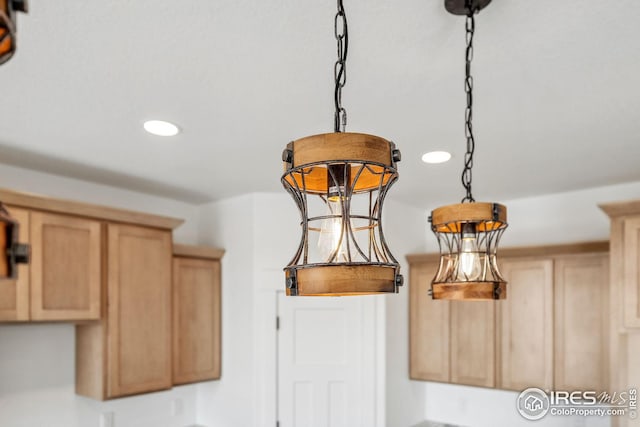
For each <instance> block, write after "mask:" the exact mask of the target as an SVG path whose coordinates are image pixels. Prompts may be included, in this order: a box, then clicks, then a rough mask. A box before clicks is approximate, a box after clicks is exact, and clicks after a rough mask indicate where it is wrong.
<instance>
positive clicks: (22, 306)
mask: <svg viewBox="0 0 640 427" xmlns="http://www.w3.org/2000/svg"><path fill="white" fill-rule="evenodd" d="M7 210H8V211H9V214H10V215H11V216H12V217H13V218H14V219H15V220H16V221H18V222H19V223H20V230H19V233H20V242H21V243H30V240H29V211H27V210H24V209H19V208H12V207H9V206H7ZM25 320H29V266H28V265H27V264H20V265H19V266H18V278H17V279H16V280H9V279H4V280H3V279H0V321H25Z"/></svg>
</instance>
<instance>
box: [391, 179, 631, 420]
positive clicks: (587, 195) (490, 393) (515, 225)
mask: <svg viewBox="0 0 640 427" xmlns="http://www.w3.org/2000/svg"><path fill="white" fill-rule="evenodd" d="M632 199H640V182H636V183H630V184H622V185H614V186H607V187H599V188H594V189H589V190H582V191H574V192H568V193H559V194H552V195H547V196H541V197H531V198H525V199H517V200H510V201H503V202H504V204H505V205H507V208H508V220H509V224H510V225H509V229H508V230H507V231H506V232H505V234H504V240H503V242H502V244H501V246H502V247H508V246H509V247H510V246H528V245H546V244H554V243H558V244H560V243H573V242H581V241H592V240H607V239H608V238H609V220H608V217H607V216H606V215H605V214H604V213H603V212H602V211H601V210H600V209H599V208H598V206H597V205H598V204H600V203H606V202H612V201H623V200H632ZM430 238H431V239H432V240H434V241H435V238H433V237H430ZM433 248H434V246H433V245H432V246H431V247H430V249H431V250H433ZM422 384H423V385H424V392H425V393H426V411H425V418H427V419H430V420H435V421H440V422H446V423H451V424H457V425H462V426H469V427H483V426H487V427H494V426H525V425H530V424H531V423H530V422H527V421H525V420H524V419H523V418H521V417H520V415H519V414H518V413H517V412H516V406H515V402H516V398H517V395H518V393H516V392H508V391H501V390H491V389H483V388H474V387H465V386H457V385H449V384H438V383H422ZM612 391H614V390H612ZM390 392H391V390H390ZM420 392H422V390H420V391H419V392H418V393H420ZM609 423H610V421H609V419H608V418H603V419H600V418H595V417H590V418H580V417H576V418H568V417H552V416H547V417H545V418H544V419H542V420H540V421H537V424H536V425H538V426H540V427H559V426H567V427H583V426H586V427H596V426H598V427H599V426H608V425H609ZM404 425H405V424H401V423H397V424H394V423H390V424H389V427H396V426H397V427H400V426H404Z"/></svg>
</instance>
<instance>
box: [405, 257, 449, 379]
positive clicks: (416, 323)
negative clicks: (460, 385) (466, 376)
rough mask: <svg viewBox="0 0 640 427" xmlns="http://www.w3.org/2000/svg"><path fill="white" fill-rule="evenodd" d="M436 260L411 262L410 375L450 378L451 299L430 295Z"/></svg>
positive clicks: (423, 377) (426, 377) (418, 377)
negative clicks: (418, 262) (440, 299)
mask: <svg viewBox="0 0 640 427" xmlns="http://www.w3.org/2000/svg"><path fill="white" fill-rule="evenodd" d="M436 270H437V264H435V263H421V264H416V265H412V266H411V271H410V276H411V277H410V280H409V283H410V286H409V305H410V309H409V313H410V316H411V319H410V322H409V328H410V330H409V345H410V351H409V354H410V360H409V376H410V377H411V378H412V379H416V380H427V381H440V382H449V381H450V379H451V375H450V370H449V359H450V351H449V329H450V328H449V315H450V303H449V301H435V300H433V299H431V297H430V296H429V287H430V283H431V279H433V277H434V276H435V274H436Z"/></svg>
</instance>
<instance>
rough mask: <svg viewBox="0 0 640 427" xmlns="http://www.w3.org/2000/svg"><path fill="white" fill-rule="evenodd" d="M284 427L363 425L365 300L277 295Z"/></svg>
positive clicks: (279, 405)
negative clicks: (363, 305)
mask: <svg viewBox="0 0 640 427" xmlns="http://www.w3.org/2000/svg"><path fill="white" fill-rule="evenodd" d="M278 314H279V331H278V418H279V421H280V424H279V425H280V427H356V426H362V423H363V419H362V412H363V408H364V407H365V406H366V402H364V401H363V400H364V399H365V398H364V397H363V396H364V395H365V393H363V392H362V388H361V385H362V375H363V369H362V360H363V354H362V350H363V337H362V334H361V333H360V331H361V318H362V300H361V298H356V297H341V298H337V297H334V298H330V297H287V296H285V295H284V293H279V296H278Z"/></svg>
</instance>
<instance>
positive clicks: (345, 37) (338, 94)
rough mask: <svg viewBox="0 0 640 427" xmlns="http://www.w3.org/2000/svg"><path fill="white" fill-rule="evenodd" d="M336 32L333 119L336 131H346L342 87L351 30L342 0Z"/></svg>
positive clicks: (345, 78)
mask: <svg viewBox="0 0 640 427" xmlns="http://www.w3.org/2000/svg"><path fill="white" fill-rule="evenodd" d="M334 34H335V36H336V41H337V43H338V60H337V61H336V63H335V65H334V67H333V78H334V80H335V83H336V87H335V92H334V102H335V107H336V112H335V115H334V119H333V128H334V131H335V132H344V128H345V126H346V125H347V110H345V109H344V107H343V106H342V88H343V87H344V85H345V83H346V82H347V50H348V48H349V32H348V30H347V15H346V14H345V13H344V6H343V5H342V0H338V13H336V17H335V22H334Z"/></svg>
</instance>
